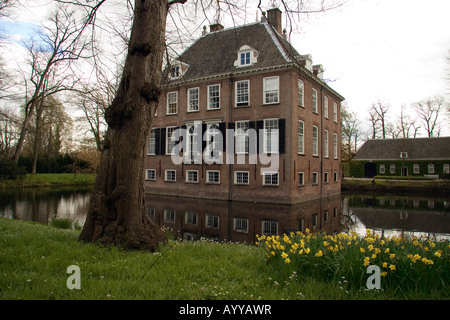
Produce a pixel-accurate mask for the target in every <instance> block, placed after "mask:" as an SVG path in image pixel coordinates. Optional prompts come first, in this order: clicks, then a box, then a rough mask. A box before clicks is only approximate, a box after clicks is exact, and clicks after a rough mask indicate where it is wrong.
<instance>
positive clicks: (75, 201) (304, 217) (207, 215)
mask: <svg viewBox="0 0 450 320" xmlns="http://www.w3.org/2000/svg"><path fill="white" fill-rule="evenodd" d="M90 191H91V187H89V186H88V187H64V188H61V187H58V188H55V187H53V188H24V189H7V190H2V192H1V194H0V217H5V218H10V219H19V220H30V221H36V222H39V223H43V224H50V223H51V221H52V220H53V219H68V220H70V221H72V222H73V225H74V226H75V225H76V226H80V227H81V226H82V225H83V223H84V221H85V219H86V214H87V208H88V206H89V200H90V196H91V195H90ZM146 202H147V213H148V214H149V216H150V218H151V219H152V220H153V221H154V222H155V223H156V224H158V225H160V226H164V228H166V229H167V230H168V231H169V232H170V233H172V235H173V236H174V237H175V238H179V239H183V240H185V241H188V240H199V239H209V240H214V241H219V242H228V241H232V242H247V243H252V242H254V241H255V237H256V235H257V234H259V235H261V234H283V233H288V232H292V231H297V230H300V231H305V230H306V228H308V229H309V230H311V231H312V232H314V231H325V232H327V233H329V234H332V233H338V232H347V231H355V232H357V233H359V234H365V232H366V229H370V230H375V231H377V232H381V233H383V234H385V235H399V234H405V233H406V234H411V235H417V236H425V237H431V238H436V239H450V195H449V196H448V197H446V196H443V197H442V196H441V197H436V198H432V197H430V196H426V197H424V196H421V195H408V196H403V195H402V196H398V195H393V194H376V195H375V194H345V193H344V194H342V195H340V196H335V197H330V198H323V199H320V200H314V201H308V202H304V203H300V204H297V205H293V206H286V205H276V204H257V203H248V202H227V201H216V200H205V199H187V198H180V197H165V196H155V195H147V198H146Z"/></svg>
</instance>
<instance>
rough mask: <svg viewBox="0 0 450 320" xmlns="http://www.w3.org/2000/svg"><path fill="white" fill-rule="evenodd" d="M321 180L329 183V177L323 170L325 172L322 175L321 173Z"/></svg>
mask: <svg viewBox="0 0 450 320" xmlns="http://www.w3.org/2000/svg"><path fill="white" fill-rule="evenodd" d="M323 181H324V183H329V182H330V177H329V174H328V172H325V173H324V175H323Z"/></svg>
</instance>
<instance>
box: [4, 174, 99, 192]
mask: <svg viewBox="0 0 450 320" xmlns="http://www.w3.org/2000/svg"><path fill="white" fill-rule="evenodd" d="M94 182H95V174H92V173H78V174H73V173H37V174H27V175H26V176H25V177H21V178H18V179H16V180H4V181H0V187H3V188H6V187H48V186H58V185H86V184H93V183H94Z"/></svg>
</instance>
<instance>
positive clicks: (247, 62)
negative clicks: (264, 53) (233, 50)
mask: <svg viewBox="0 0 450 320" xmlns="http://www.w3.org/2000/svg"><path fill="white" fill-rule="evenodd" d="M257 60H258V52H257V51H256V50H254V49H253V48H251V47H250V46H247V45H244V46H242V47H240V48H239V51H238V56H237V60H235V61H234V66H235V67H238V68H239V67H248V66H251V65H253V64H255V63H256V62H257Z"/></svg>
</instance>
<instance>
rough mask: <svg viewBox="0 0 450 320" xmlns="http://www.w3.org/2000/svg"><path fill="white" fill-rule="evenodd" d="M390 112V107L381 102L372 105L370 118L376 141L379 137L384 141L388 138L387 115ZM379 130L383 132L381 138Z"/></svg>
mask: <svg viewBox="0 0 450 320" xmlns="http://www.w3.org/2000/svg"><path fill="white" fill-rule="evenodd" d="M388 110H389V105H388V104H386V103H384V102H382V101H381V100H378V101H377V102H374V103H372V107H371V108H370V109H369V117H370V121H371V123H372V139H376V138H377V137H381V138H382V139H385V138H386V132H387V131H386V130H387V119H386V114H387V112H388ZM379 130H381V136H380V132H379Z"/></svg>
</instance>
